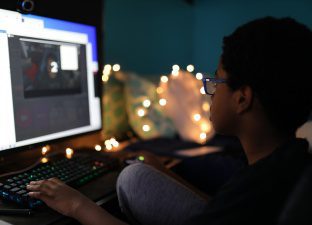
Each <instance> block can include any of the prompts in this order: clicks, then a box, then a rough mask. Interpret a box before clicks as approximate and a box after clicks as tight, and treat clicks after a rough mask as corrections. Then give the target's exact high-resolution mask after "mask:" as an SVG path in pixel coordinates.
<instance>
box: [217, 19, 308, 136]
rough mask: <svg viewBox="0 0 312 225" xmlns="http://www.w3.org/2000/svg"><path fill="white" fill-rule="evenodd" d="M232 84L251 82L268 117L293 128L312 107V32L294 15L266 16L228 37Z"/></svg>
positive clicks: (225, 53) (281, 126) (227, 63)
mask: <svg viewBox="0 0 312 225" xmlns="http://www.w3.org/2000/svg"><path fill="white" fill-rule="evenodd" d="M221 61H222V64H223V68H224V70H225V71H226V72H227V73H228V76H229V86H230V87H231V88H232V89H233V90H235V89H237V88H239V87H241V86H242V85H248V86H250V87H251V88H252V90H253V91H254V93H255V96H256V97H257V98H258V99H259V102H260V103H261V105H262V106H263V108H264V111H265V113H266V115H267V118H268V119H269V120H270V122H271V123H272V124H273V125H274V126H275V127H276V128H277V129H278V130H279V131H281V132H286V133H289V134H293V133H294V132H295V131H296V130H297V128H298V127H299V126H301V125H302V124H303V123H304V122H306V121H307V119H308V117H309V115H310V111H311V108H312V82H311V81H312V79H311V78H312V71H311V65H312V32H311V30H310V29H309V28H308V27H306V26H305V25H303V24H301V23H298V22H297V21H295V20H294V19H292V18H281V19H277V18H273V17H265V18H261V19H257V20H254V21H251V22H249V23H247V24H245V25H242V26H240V27H239V28H237V29H236V30H235V31H234V33H233V34H231V35H229V36H226V37H224V39H223V53H222V56H221Z"/></svg>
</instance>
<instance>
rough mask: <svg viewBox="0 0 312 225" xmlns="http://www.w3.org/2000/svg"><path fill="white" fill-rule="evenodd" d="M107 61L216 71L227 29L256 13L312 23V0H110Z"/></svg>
mask: <svg viewBox="0 0 312 225" xmlns="http://www.w3.org/2000/svg"><path fill="white" fill-rule="evenodd" d="M105 2H106V3H105V11H104V24H105V35H104V38H105V42H104V43H105V49H104V59H105V63H112V64H113V63H120V65H121V66H122V69H123V70H127V71H134V72H137V73H139V74H144V75H150V74H163V73H169V72H170V71H171V66H172V65H173V64H179V65H180V66H181V67H183V68H185V67H186V65H188V64H190V63H192V64H194V65H195V68H196V71H199V72H214V71H215V68H216V66H217V64H218V60H219V56H220V54H221V47H222V46H221V44H222V38H223V36H224V35H228V34H230V33H231V32H233V31H234V29H235V28H236V27H237V26H239V25H241V24H243V23H245V22H247V21H249V20H252V19H255V18H258V17H263V16H276V17H285V16H291V17H293V18H295V19H297V20H298V21H300V22H302V23H304V24H306V25H308V26H309V27H310V28H312V1H311V0H261V1H260V0H250V1H247V0H245V1H244V0H195V1H194V4H193V5H190V4H187V3H186V1H184V0H106V1H105Z"/></svg>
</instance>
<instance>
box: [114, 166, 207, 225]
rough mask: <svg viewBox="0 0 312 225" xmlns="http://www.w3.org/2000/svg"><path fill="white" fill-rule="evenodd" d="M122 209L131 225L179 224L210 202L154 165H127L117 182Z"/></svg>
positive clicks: (199, 211)
mask: <svg viewBox="0 0 312 225" xmlns="http://www.w3.org/2000/svg"><path fill="white" fill-rule="evenodd" d="M117 194H118V199H119V205H120V207H121V210H122V211H123V212H124V213H125V214H126V215H127V216H128V218H129V220H130V221H131V223H132V224H143V225H156V224H157V225H166V224H168V225H178V224H184V223H185V221H187V220H188V219H189V218H191V217H192V216H194V215H197V214H199V213H201V212H202V211H203V210H204V207H205V206H206V205H207V201H206V200H204V199H202V198H201V197H200V196H198V195H197V194H195V193H194V192H193V191H191V190H190V189H189V188H187V187H185V186H184V185H182V184H181V183H179V182H177V181H176V180H175V179H173V178H171V177H169V176H167V175H165V174H164V173H162V172H160V171H158V170H156V169H154V168H153V167H151V166H148V165H146V164H141V163H135V164H132V165H129V166H127V167H126V168H125V169H124V170H123V171H122V172H121V173H120V175H119V177H118V180H117Z"/></svg>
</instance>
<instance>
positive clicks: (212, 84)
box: [202, 77, 227, 95]
mask: <svg viewBox="0 0 312 225" xmlns="http://www.w3.org/2000/svg"><path fill="white" fill-rule="evenodd" d="M202 82H203V85H204V90H205V93H206V94H207V95H214V93H215V92H216V87H217V84H222V83H226V82H227V80H226V79H218V78H213V77H205V78H203V79H202Z"/></svg>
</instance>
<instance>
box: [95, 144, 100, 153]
mask: <svg viewBox="0 0 312 225" xmlns="http://www.w3.org/2000/svg"><path fill="white" fill-rule="evenodd" d="M94 149H95V151H98V152H99V151H101V150H102V146H101V145H96V146H94Z"/></svg>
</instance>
